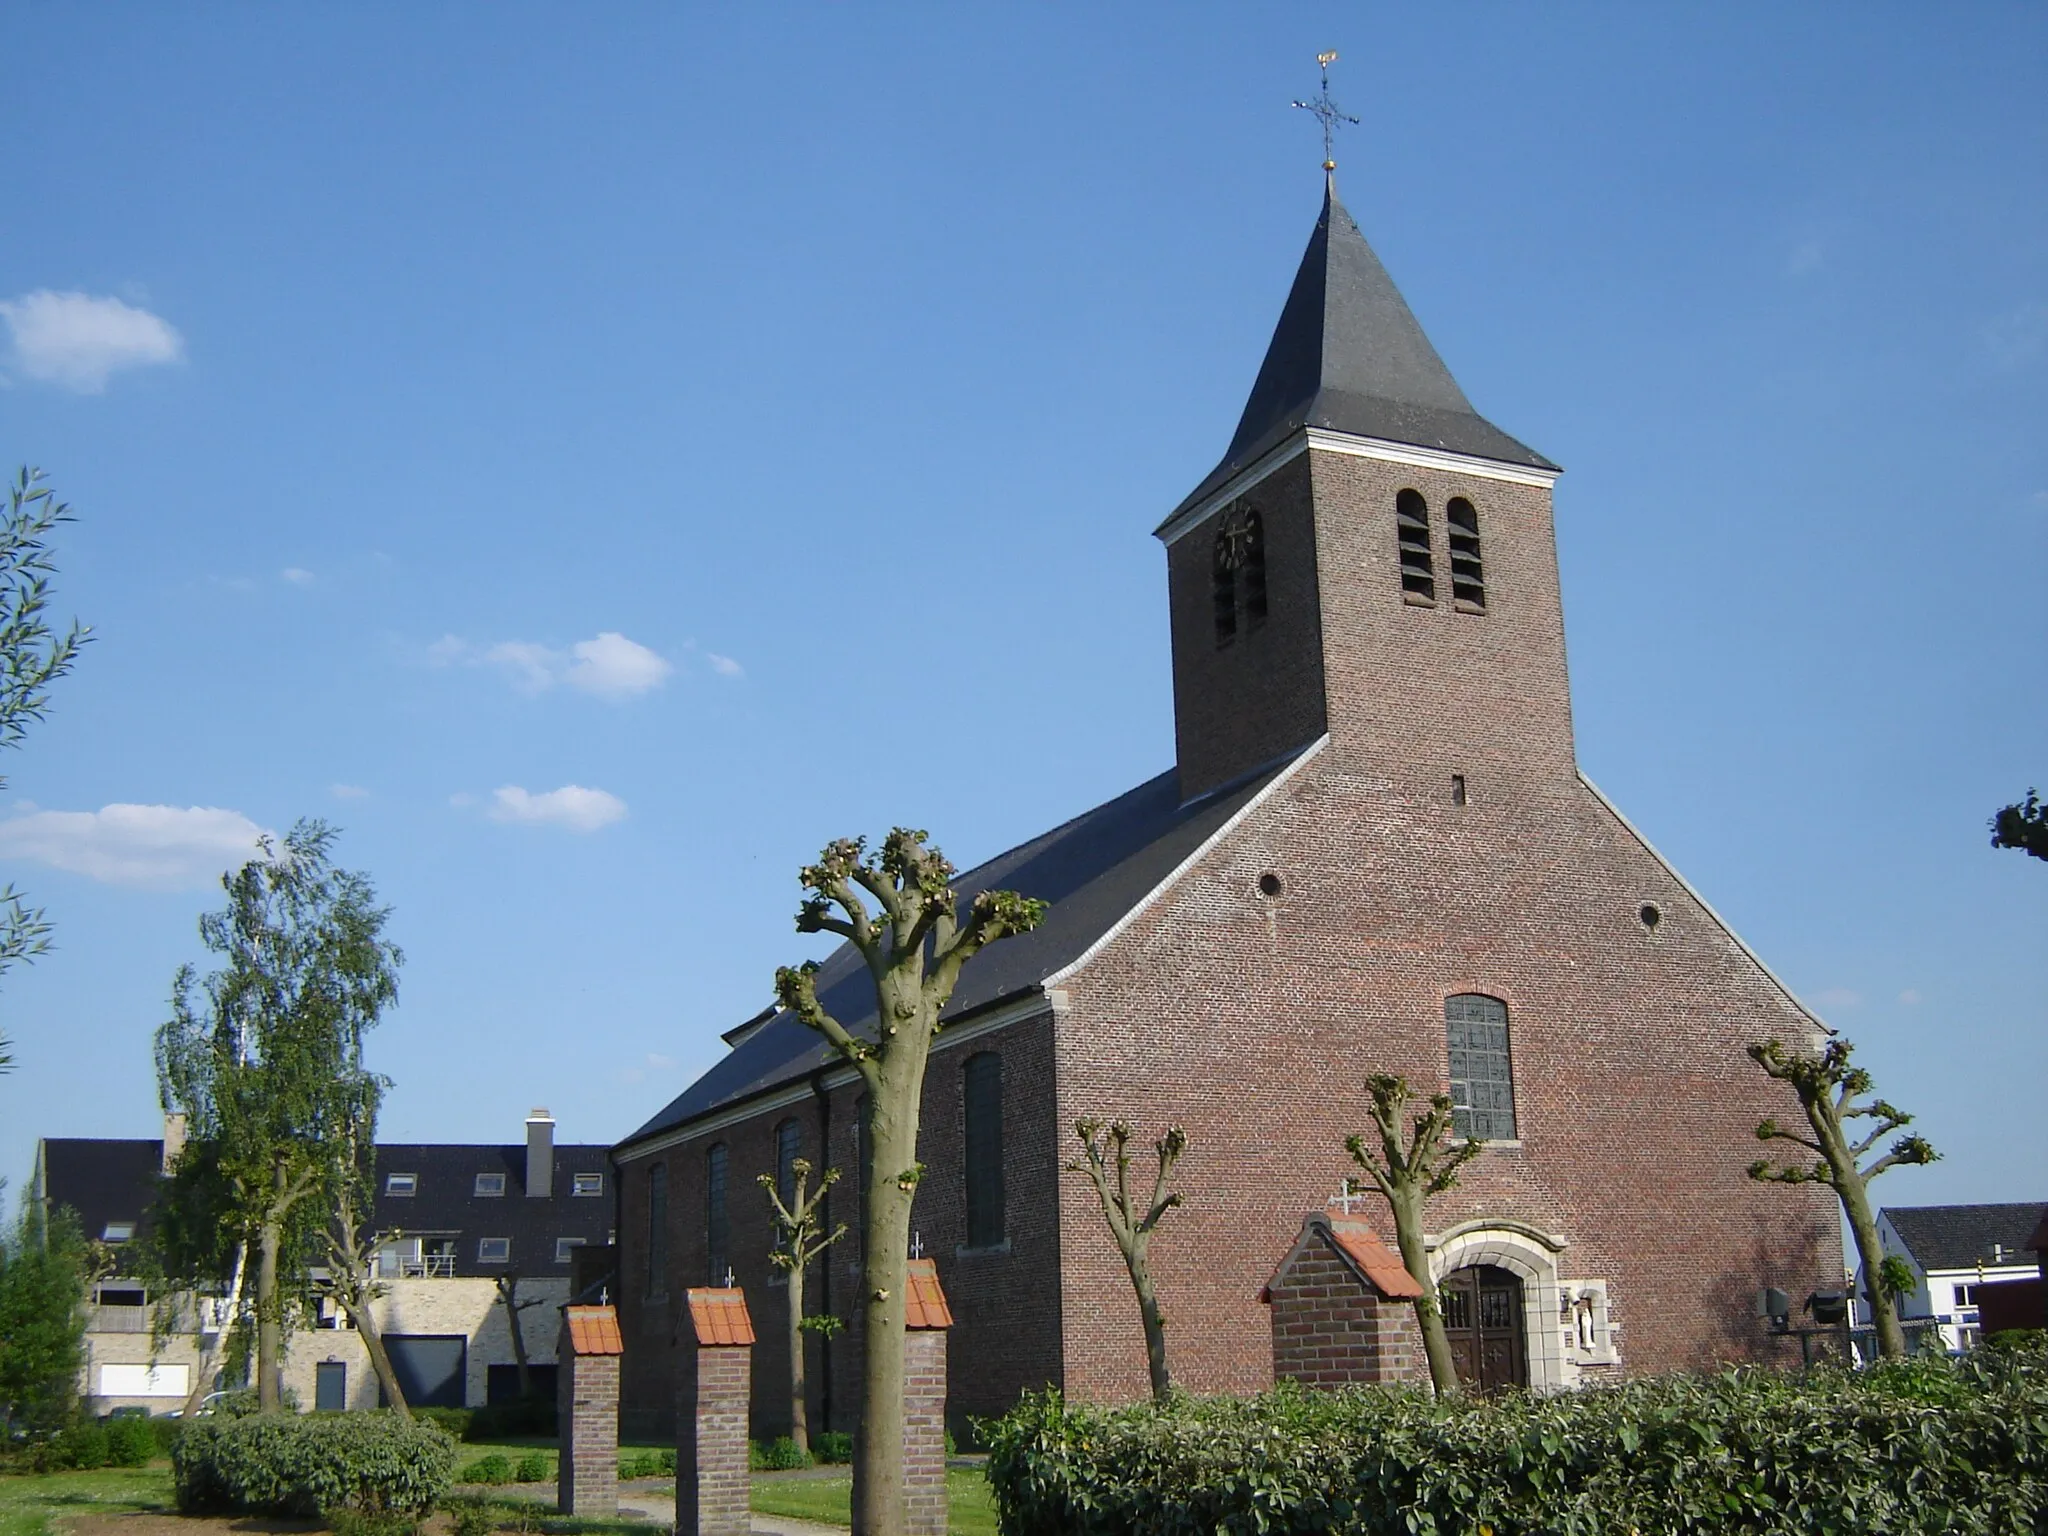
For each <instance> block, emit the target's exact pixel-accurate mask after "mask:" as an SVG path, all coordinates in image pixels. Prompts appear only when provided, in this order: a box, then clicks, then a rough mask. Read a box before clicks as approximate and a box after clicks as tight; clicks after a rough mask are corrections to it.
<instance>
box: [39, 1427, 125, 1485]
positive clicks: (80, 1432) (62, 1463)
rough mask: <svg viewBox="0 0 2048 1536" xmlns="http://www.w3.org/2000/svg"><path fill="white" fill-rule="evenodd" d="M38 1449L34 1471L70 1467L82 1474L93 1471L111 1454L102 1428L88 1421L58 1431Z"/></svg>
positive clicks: (54, 1470)
mask: <svg viewBox="0 0 2048 1536" xmlns="http://www.w3.org/2000/svg"><path fill="white" fill-rule="evenodd" d="M38 1450H39V1452H40V1454H39V1455H37V1457H36V1458H35V1460H36V1470H37V1471H38V1472H46V1471H47V1472H62V1471H69V1470H70V1469H71V1468H74V1467H76V1468H77V1469H78V1470H80V1471H82V1472H92V1471H97V1470H98V1469H99V1468H101V1467H104V1466H105V1465H106V1464H107V1461H108V1459H109V1457H110V1456H111V1455H112V1446H111V1444H110V1437H109V1436H108V1434H107V1428H106V1426H105V1425H104V1424H96V1423H94V1422H93V1421H92V1420H90V1419H87V1420H84V1421H82V1422H80V1423H77V1424H73V1425H70V1426H69V1427H67V1428H65V1429H60V1430H58V1431H57V1433H56V1434H54V1435H52V1436H51V1437H50V1438H49V1440H48V1441H46V1442H45V1443H44V1444H43V1445H42V1446H40V1447H38Z"/></svg>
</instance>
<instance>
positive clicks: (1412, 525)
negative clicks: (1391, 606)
mask: <svg viewBox="0 0 2048 1536" xmlns="http://www.w3.org/2000/svg"><path fill="white" fill-rule="evenodd" d="M1394 528H1395V538H1396V540H1397V551H1398V553H1399V555H1400V559H1401V596H1402V597H1403V598H1404V599H1405V600H1406V601H1408V602H1411V603H1424V604H1433V603H1435V602H1436V562H1435V560H1434V559H1433V558H1432V557H1431V555H1430V550H1429V503H1428V502H1426V501H1424V500H1423V499H1422V492H1420V491H1412V490H1411V491H1403V492H1401V494H1400V495H1398V496H1396V497H1395V498H1394Z"/></svg>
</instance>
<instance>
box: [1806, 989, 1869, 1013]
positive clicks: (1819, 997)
mask: <svg viewBox="0 0 2048 1536" xmlns="http://www.w3.org/2000/svg"><path fill="white" fill-rule="evenodd" d="M1813 1000H1814V1001H1815V1002H1816V1003H1819V1004H1820V1005H1821V1007H1823V1008H1854V1007H1855V1006H1856V1005H1857V1004H1858V1003H1860V1002H1862V1001H1863V994H1862V993H1861V992H1852V991H1850V990H1849V989H1848V988H1847V987H1823V988H1822V989H1821V990H1820V991H1818V992H1816V993H1814V994H1813Z"/></svg>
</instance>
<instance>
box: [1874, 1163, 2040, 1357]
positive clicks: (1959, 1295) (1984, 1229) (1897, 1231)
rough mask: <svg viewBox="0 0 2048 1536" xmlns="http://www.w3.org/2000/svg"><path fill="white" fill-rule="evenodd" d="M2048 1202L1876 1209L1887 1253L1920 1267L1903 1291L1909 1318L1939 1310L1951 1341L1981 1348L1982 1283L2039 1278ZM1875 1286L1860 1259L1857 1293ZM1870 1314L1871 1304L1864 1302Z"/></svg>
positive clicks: (1952, 1345)
mask: <svg viewBox="0 0 2048 1536" xmlns="http://www.w3.org/2000/svg"><path fill="white" fill-rule="evenodd" d="M2044 1219H2048V1203H2043V1202H2041V1201H2037V1200H2023V1201H2020V1202H2018V1203H2016V1204H2008V1205H1905V1206H1896V1205H1894V1206H1886V1207H1884V1208H1883V1209H1882V1210H1880V1211H1879V1212H1878V1213H1877V1235H1878V1237H1879V1238H1880V1239H1881V1240H1882V1241H1883V1243H1884V1248H1885V1252H1886V1253H1895V1254H1897V1255H1899V1257H1901V1258H1903V1259H1904V1260H1905V1261H1906V1262H1907V1263H1908V1264H1910V1265H1911V1266H1912V1268H1913V1278H1914V1280H1915V1281H1916V1282H1917V1283H1916V1284H1915V1286H1914V1288H1913V1290H1912V1292H1911V1294H1909V1295H1907V1296H1905V1297H1903V1298H1902V1299H1901V1301H1900V1304H1899V1314H1900V1316H1901V1317H1905V1318H1915V1317H1932V1318H1939V1319H1940V1320H1941V1321H1940V1324H1939V1332H1940V1334H1941V1343H1942V1347H1943V1348H1944V1349H1947V1350H1950V1351H1959V1350H1966V1349H1974V1348H1976V1347H1977V1344H1978V1341H1979V1340H1980V1338H1981V1337H1982V1328H1981V1319H1980V1318H1979V1316H1978V1302H1979V1300H1980V1295H1979V1292H1980V1289H1981V1288H1982V1287H1983V1286H1985V1285H1997V1284H2001V1283H2003V1282H2006V1281H2013V1280H2038V1279H2039V1278H2040V1275H2041V1267H2040V1266H2041V1260H2040V1258H2039V1257H2038V1256H2037V1255H2036V1253H2035V1252H2034V1247H2033V1242H2034V1238H2035V1237H2036V1235H2037V1231H2038V1229H2039V1228H2040V1226H2041V1223H2042V1221H2043V1220H2044ZM1867 1290H1868V1284H1867V1277H1866V1276H1865V1274H1864V1273H1863V1271H1862V1269H1861V1268H1860V1267H1859V1268H1858V1270H1857V1273H1856V1294H1857V1295H1858V1296H1859V1297H1860V1296H1862V1295H1864V1294H1866V1292H1867ZM1859 1310H1860V1311H1861V1312H1863V1314H1864V1315H1866V1316H1867V1315H1868V1308H1867V1307H1862V1306H1861V1305H1860V1303H1859Z"/></svg>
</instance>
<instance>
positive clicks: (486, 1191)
mask: <svg viewBox="0 0 2048 1536" xmlns="http://www.w3.org/2000/svg"><path fill="white" fill-rule="evenodd" d="M476 1192H477V1193H478V1194H479V1195H482V1196H484V1197H486V1198H488V1197H490V1196H492V1195H502V1194H504V1193H505V1175H503V1174H502V1173H480V1174H478V1175H477V1176H476Z"/></svg>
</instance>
